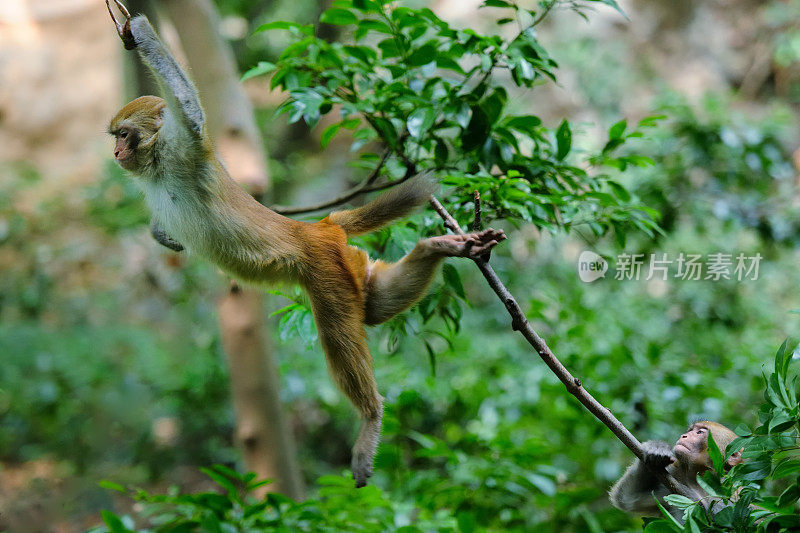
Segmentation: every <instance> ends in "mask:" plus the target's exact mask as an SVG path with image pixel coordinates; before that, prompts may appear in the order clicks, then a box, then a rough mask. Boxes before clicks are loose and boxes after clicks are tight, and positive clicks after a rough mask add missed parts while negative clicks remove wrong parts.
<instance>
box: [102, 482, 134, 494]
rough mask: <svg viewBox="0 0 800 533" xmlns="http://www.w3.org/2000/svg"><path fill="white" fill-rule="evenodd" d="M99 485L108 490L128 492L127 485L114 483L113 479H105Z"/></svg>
mask: <svg viewBox="0 0 800 533" xmlns="http://www.w3.org/2000/svg"><path fill="white" fill-rule="evenodd" d="M98 485H100V486H101V487H103V488H104V489H108V490H116V491H117V492H128V491H127V490H125V487H123V486H122V485H120V484H119V483H114V482H113V481H106V480H103V481H100V482H99V483H98Z"/></svg>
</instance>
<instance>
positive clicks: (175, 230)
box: [106, 0, 505, 487]
mask: <svg viewBox="0 0 800 533" xmlns="http://www.w3.org/2000/svg"><path fill="white" fill-rule="evenodd" d="M114 3H115V4H116V5H117V7H118V8H119V9H120V11H121V12H122V14H123V15H124V22H122V23H120V22H118V21H117V19H116V18H115V17H114V14H113V12H112V10H111V6H110V4H109V0H106V5H107V6H108V10H109V13H111V18H112V19H113V20H114V24H115V26H116V28H117V32H118V33H119V36H120V38H121V39H122V41H123V43H124V44H125V48H127V49H135V50H137V51H138V52H139V56H140V57H141V59H142V60H143V61H144V62H145V64H146V65H147V66H148V67H149V68H150V70H152V71H153V73H154V74H155V75H156V77H157V78H158V79H159V80H160V82H161V84H162V86H163V88H164V90H163V92H164V93H165V97H166V99H167V100H166V101H165V100H162V99H161V98H159V97H156V96H142V97H140V98H137V99H136V100H133V101H132V102H130V103H129V104H127V105H126V106H124V107H123V108H122V109H121V110H120V111H119V112H118V113H117V115H116V116H115V117H114V118H113V119H112V120H111V124H110V125H109V132H110V133H111V134H112V135H113V136H114V137H115V138H116V146H115V148H114V157H115V158H116V160H117V162H118V163H119V164H120V165H121V166H122V167H123V168H125V169H127V170H129V171H130V172H131V173H132V174H134V175H135V176H136V178H137V182H138V183H139V185H140V186H141V187H142V189H143V190H144V194H145V200H146V203H147V205H148V207H149V208H150V211H151V212H152V215H153V224H152V233H153V237H154V238H155V239H156V240H158V242H160V243H161V244H163V245H164V246H167V247H168V248H171V249H173V250H182V249H183V248H184V247H185V248H186V249H188V250H189V251H190V252H192V253H195V254H197V255H199V256H202V257H204V258H206V259H207V260H209V261H211V262H213V263H214V264H216V265H218V266H219V267H220V268H222V269H223V270H225V271H226V272H229V273H230V274H232V275H233V276H235V277H237V278H239V279H242V280H244V281H249V282H254V283H263V282H274V281H284V282H291V283H297V284H300V285H301V286H302V287H304V288H305V289H306V291H307V292H308V295H309V299H310V301H311V308H312V311H313V313H314V318H315V320H316V322H317V329H318V331H319V339H320V343H321V344H322V348H323V350H324V351H325V355H326V359H327V362H328V368H329V370H330V373H331V375H332V377H333V380H334V381H335V382H336V384H337V385H338V387H339V388H340V389H341V390H342V391H343V392H344V394H345V395H347V397H348V398H349V399H350V401H351V402H352V403H353V405H355V407H356V408H357V409H358V410H359V412H360V413H361V417H362V425H361V429H360V431H359V434H358V438H357V440H356V443H355V446H354V447H353V460H352V468H353V477H354V478H355V482H356V486H357V487H361V486H364V485H365V484H366V482H367V478H369V476H370V475H372V459H373V456H374V455H375V449H376V447H377V445H378V439H379V437H380V429H381V418H382V416H383V404H382V401H383V399H382V398H381V396H380V395H379V394H378V390H377V387H376V385H375V379H374V377H373V374H372V358H371V357H370V354H369V350H368V349H367V343H366V335H365V332H364V325H365V324H367V325H373V324H380V323H381V322H384V321H386V320H388V319H389V318H391V317H393V316H394V315H396V314H397V313H399V312H401V311H404V310H405V309H408V308H409V307H410V306H411V305H413V304H414V303H415V302H416V301H418V300H419V299H420V298H421V297H422V296H423V295H424V294H425V292H426V290H427V288H428V286H429V285H430V282H431V279H432V278H433V275H434V273H435V271H436V267H437V265H438V264H439V262H440V261H441V260H442V259H443V258H445V257H480V256H482V255H483V254H485V253H487V252H488V251H489V250H491V249H492V247H494V246H495V245H496V244H497V243H498V242H500V241H502V240H504V239H505V234H504V233H503V232H502V231H496V230H492V229H488V230H485V231H481V232H477V233H470V234H468V235H443V236H439V237H431V238H429V239H424V240H422V241H420V242H419V243H418V244H417V246H416V247H415V248H414V250H412V251H411V253H409V254H408V255H406V256H405V257H404V258H403V259H401V260H400V261H398V262H397V263H393V264H392V263H384V262H383V261H372V260H371V259H369V257H368V256H367V254H366V252H364V251H362V250H359V249H358V248H355V247H353V246H348V244H347V237H348V236H350V235H357V234H360V233H366V232H369V231H373V230H376V229H378V228H380V227H381V226H384V225H386V224H388V223H389V222H391V221H392V220H395V219H397V218H399V217H402V216H404V215H406V214H408V213H409V212H410V211H411V210H412V209H413V208H414V207H416V206H418V205H420V204H422V203H424V202H425V201H426V200H427V199H428V197H429V195H430V193H431V190H432V184H431V183H430V181H428V180H427V179H419V178H418V179H413V180H409V181H407V182H405V183H403V184H402V185H399V186H397V187H395V188H393V189H391V190H390V191H389V192H387V193H385V194H383V195H381V196H379V197H378V198H376V199H375V200H373V201H372V202H370V203H368V204H367V205H365V206H363V207H360V208H358V209H352V210H349V211H339V212H335V213H331V214H330V215H329V216H327V217H325V218H324V219H322V220H320V221H319V222H315V223H305V222H299V221H296V220H292V219H290V218H286V217H284V216H281V215H279V214H278V213H275V212H274V211H271V210H270V209H268V208H266V207H264V206H263V205H261V204H260V203H258V202H257V201H256V200H254V199H253V198H252V197H251V196H250V195H249V194H247V193H246V192H245V191H244V190H243V189H241V188H240V187H239V186H238V185H237V184H236V183H235V182H234V181H233V180H232V179H231V178H230V176H228V173H227V172H226V171H225V169H224V167H223V166H222V164H221V163H220V162H219V161H218V160H217V159H216V157H215V155H214V148H213V146H212V144H211V140H210V139H209V137H208V135H207V133H206V130H205V119H204V115H203V109H202V107H201V106H200V100H199V98H198V96H197V90H196V89H195V87H194V85H192V83H191V82H190V81H189V78H188V77H187V76H186V74H184V72H183V71H182V70H181V68H180V67H179V66H178V63H177V62H176V61H175V59H174V58H173V57H172V55H171V54H170V53H169V52H168V51H167V49H166V48H165V47H164V45H163V44H162V43H161V41H160V40H159V38H158V36H157V35H156V34H155V32H154V31H153V28H152V27H151V26H150V23H149V22H148V21H147V18H146V17H144V16H137V17H135V18H133V19H132V18H131V17H130V14H129V13H128V11H127V10H126V9H125V6H124V5H122V3H120V1H119V0H114Z"/></svg>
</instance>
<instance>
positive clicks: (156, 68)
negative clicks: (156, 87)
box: [106, 0, 205, 137]
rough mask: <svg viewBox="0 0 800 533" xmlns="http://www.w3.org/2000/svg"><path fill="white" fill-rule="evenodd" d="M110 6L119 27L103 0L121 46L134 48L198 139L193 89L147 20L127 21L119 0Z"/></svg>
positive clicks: (200, 127) (197, 102)
mask: <svg viewBox="0 0 800 533" xmlns="http://www.w3.org/2000/svg"><path fill="white" fill-rule="evenodd" d="M114 3H115V4H116V5H117V7H118V8H119V9H120V11H121V12H122V14H123V15H124V16H125V22H124V23H123V24H120V23H119V22H118V21H117V19H116V18H115V17H114V14H113V13H112V11H111V6H110V5H109V0H106V5H107V6H108V11H109V13H111V17H112V19H113V20H114V24H115V25H116V26H117V32H118V33H119V36H120V38H121V39H122V42H123V43H124V44H125V48H127V49H129V50H130V49H134V48H135V49H136V50H137V51H138V52H139V57H141V58H142V61H144V63H145V64H146V65H147V66H148V67H149V68H150V70H151V71H152V72H153V73H154V74H155V75H156V76H157V77H158V79H159V82H160V83H161V84H162V85H163V86H164V89H165V90H164V95H165V96H166V97H167V100H168V101H169V102H170V104H171V105H170V107H172V108H175V109H176V110H177V111H178V113H179V115H180V116H181V118H182V119H183V121H184V122H185V123H186V126H187V127H188V128H189V130H190V131H191V132H192V133H194V134H195V135H197V136H198V137H202V135H203V124H204V123H205V116H204V115H203V108H202V107H201V105H200V98H199V97H198V95H197V89H195V87H194V85H193V84H192V82H191V81H189V78H188V76H186V73H185V72H183V70H182V69H181V67H180V65H178V62H177V61H175V58H173V57H172V54H170V53H169V51H168V50H167V49H166V47H165V46H164V44H163V43H162V42H161V40H160V39H159V38H158V35H156V32H155V30H153V27H152V26H151V25H150V22H149V21H148V20H147V17H145V16H144V15H139V16H137V17H134V18H133V19H131V16H130V13H128V10H127V9H125V6H124V5H123V4H122V3H121V2H120V1H119V0H114Z"/></svg>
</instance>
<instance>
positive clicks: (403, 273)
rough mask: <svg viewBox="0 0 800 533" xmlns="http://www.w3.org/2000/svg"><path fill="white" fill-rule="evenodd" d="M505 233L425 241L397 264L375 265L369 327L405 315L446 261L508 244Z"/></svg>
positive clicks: (368, 295)
mask: <svg viewBox="0 0 800 533" xmlns="http://www.w3.org/2000/svg"><path fill="white" fill-rule="evenodd" d="M505 238H506V235H505V233H503V231H502V230H493V229H487V230H484V231H480V232H477V233H468V234H466V235H439V236H437V237H430V238H428V239H423V240H421V241H419V242H418V243H417V245H416V246H415V247H414V249H413V250H412V251H411V252H410V253H409V254H408V255H406V256H405V257H404V258H402V259H401V260H400V261H398V262H397V263H394V264H389V263H384V262H383V261H375V262H374V263H373V264H372V265H371V266H370V267H369V268H368V269H367V272H368V274H367V279H366V284H365V292H366V305H365V308H366V318H365V321H364V322H365V323H366V324H367V325H369V326H372V325H375V324H380V323H382V322H385V321H386V320H388V319H390V318H392V317H393V316H394V315H396V314H397V313H399V312H401V311H405V310H406V309H408V308H409V307H411V306H412V305H414V304H415V303H416V302H417V301H418V300H419V299H420V298H422V297H423V296H424V295H425V293H426V292H427V290H428V286H429V285H430V283H431V280H432V279H433V275H434V274H435V273H436V267H437V265H438V264H439V262H440V261H441V260H442V259H444V258H445V257H480V256H481V255H483V254H485V253H486V252H488V251H490V250H491V249H492V248H493V247H494V246H495V245H496V244H497V243H499V242H500V241H503V240H505Z"/></svg>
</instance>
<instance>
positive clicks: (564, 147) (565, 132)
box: [556, 120, 572, 160]
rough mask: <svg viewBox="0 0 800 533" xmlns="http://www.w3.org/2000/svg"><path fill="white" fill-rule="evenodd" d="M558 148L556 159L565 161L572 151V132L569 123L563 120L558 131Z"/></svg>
mask: <svg viewBox="0 0 800 533" xmlns="http://www.w3.org/2000/svg"><path fill="white" fill-rule="evenodd" d="M556 146H557V147H558V151H557V153H556V159H558V160H563V159H564V158H565V157H567V154H569V151H570V150H571V149H572V130H570V129H569V122H567V121H566V120H563V121H562V122H561V125H560V126H558V130H556Z"/></svg>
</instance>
